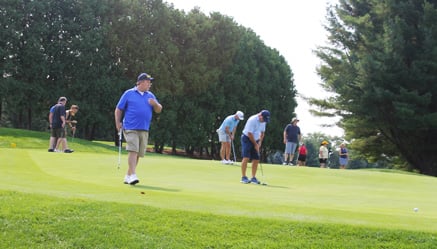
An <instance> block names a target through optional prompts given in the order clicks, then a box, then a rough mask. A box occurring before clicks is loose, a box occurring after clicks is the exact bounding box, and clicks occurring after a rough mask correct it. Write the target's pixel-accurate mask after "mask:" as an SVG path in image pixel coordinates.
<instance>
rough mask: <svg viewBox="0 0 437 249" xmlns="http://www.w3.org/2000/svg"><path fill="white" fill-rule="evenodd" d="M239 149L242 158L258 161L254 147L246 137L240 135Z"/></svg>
mask: <svg viewBox="0 0 437 249" xmlns="http://www.w3.org/2000/svg"><path fill="white" fill-rule="evenodd" d="M257 142H258V141H257ZM241 147H242V149H241V152H242V157H243V158H244V157H247V158H249V159H250V160H259V153H258V151H256V150H255V147H254V146H253V143H252V142H251V141H250V139H249V137H248V136H246V135H241Z"/></svg>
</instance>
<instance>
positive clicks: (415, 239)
mask: <svg viewBox="0 0 437 249" xmlns="http://www.w3.org/2000/svg"><path fill="white" fill-rule="evenodd" d="M12 142H13V143H16V144H17V148H10V143H12ZM47 144H48V134H45V133H37V132H29V131H22V130H14V129H4V128H0V160H1V165H0V190H3V191H2V192H0V193H1V194H2V199H3V200H2V202H3V203H9V204H8V206H9V207H11V208H12V207H14V209H15V207H16V206H15V205H14V203H16V204H17V205H18V206H20V205H19V204H20V203H22V202H23V200H24V199H25V200H26V201H25V203H28V205H31V206H35V209H34V211H35V212H37V213H39V212H43V211H41V210H44V207H45V205H49V206H55V207H54V208H53V212H54V213H57V212H60V210H62V209H63V208H62V207H64V206H65V207H70V206H72V207H73V208H72V209H71V212H73V213H75V214H76V213H77V215H79V216H82V215H84V216H85V218H84V219H83V220H80V221H77V220H76V222H79V224H82V223H83V224H82V225H81V226H84V227H85V226H86V224H90V223H94V222H97V223H99V225H100V226H102V227H105V228H102V230H105V229H106V230H110V229H111V228H112V229H115V231H118V230H119V229H120V228H119V226H121V227H123V222H126V221H125V219H126V217H128V216H129V213H127V212H126V209H128V210H130V209H132V210H134V211H133V212H134V213H135V214H136V215H139V216H140V217H143V216H144V219H146V220H147V219H148V218H147V217H148V216H149V215H150V213H152V214H157V215H151V217H150V218H152V219H153V221H147V222H146V221H141V222H140V224H138V225H132V226H134V227H135V229H141V226H144V227H143V228H146V227H153V226H157V227H160V226H162V225H163V224H172V221H171V220H168V219H166V218H163V219H166V220H165V221H160V218H159V217H160V216H161V215H165V216H170V217H173V218H174V219H175V221H174V223H175V224H173V225H174V226H171V225H168V227H165V228H163V229H164V230H166V229H168V231H167V232H169V233H174V232H177V233H179V235H177V237H178V238H179V239H178V241H182V240H185V239H188V238H187V237H186V236H188V235H186V236H185V235H183V234H185V233H201V234H202V235H199V238H197V239H194V240H195V241H197V240H202V241H206V242H205V244H202V243H201V242H200V241H198V242H196V243H194V242H192V243H190V242H189V241H187V242H186V243H183V244H184V245H185V246H181V247H178V248H190V245H191V246H193V245H195V247H196V248H239V246H238V245H239V243H238V241H247V238H251V239H250V240H251V241H257V242H256V243H255V244H254V245H253V247H264V248H269V246H266V244H263V243H265V241H270V242H269V243H270V245H271V247H270V248H284V247H282V246H284V245H288V246H290V245H294V246H297V245H300V246H298V247H300V248H304V247H303V246H302V245H304V244H305V239H309V238H312V240H314V237H317V239H315V240H316V241H318V242H317V243H321V244H320V245H318V244H317V243H316V244H313V246H315V247H307V248H323V247H324V246H322V244H323V243H326V241H327V239H328V238H330V239H331V240H332V241H334V242H333V244H332V245H331V246H330V247H324V248H381V247H372V246H370V247H360V245H366V244H367V243H370V242H371V241H372V243H371V244H373V246H374V245H376V244H377V245H385V246H382V247H384V248H432V247H429V245H434V243H437V242H436V238H435V234H437V208H436V207H437V198H436V197H437V196H436V194H435V189H436V187H437V179H435V178H432V177H427V176H420V175H412V174H398V173H396V172H377V171H365V170H345V171H341V170H327V169H319V168H305V167H304V168H297V167H283V166H276V165H267V164H264V165H263V168H264V173H265V180H266V181H267V182H268V183H269V185H268V186H256V185H243V184H241V183H239V179H240V174H241V173H240V168H239V167H237V166H223V165H221V164H219V162H217V161H205V160H192V159H184V158H180V157H171V156H165V155H158V154H153V153H149V154H147V155H146V157H145V158H143V159H142V160H141V161H140V165H139V167H138V172H137V174H138V175H139V177H140V180H141V182H140V184H138V185H137V186H135V187H133V186H128V185H124V184H122V179H123V176H124V173H125V171H126V167H127V165H126V160H127V159H126V154H125V153H124V154H123V155H122V165H121V166H122V167H121V169H120V170H117V162H118V154H117V152H118V151H117V148H114V147H113V146H108V145H104V144H100V143H99V144H97V143H92V142H88V141H83V140H80V139H76V140H75V142H74V143H70V146H71V147H72V148H74V149H75V150H76V152H75V153H72V154H64V153H48V152H46V147H47ZM258 177H259V178H262V176H261V175H259V176H258ZM142 193H144V194H142ZM15 196H16V198H14V197H15ZM37 200H42V201H41V202H39V201H37ZM48 203H52V204H48ZM56 203H63V204H59V205H55V204H56ZM28 205H26V206H24V207H21V208H19V209H17V211H18V212H19V213H23V214H22V215H23V216H26V214H27V216H29V212H32V209H31V210H29V208H28ZM82 205H84V207H83V206H82ZM2 206H3V205H2ZM102 207H104V208H102ZM415 207H418V208H419V212H413V208H415ZM82 209H84V210H85V212H82V211H81V210H82ZM102 209H103V211H102V212H103V214H101V213H99V212H98V210H102ZM120 209H121V210H124V211H122V212H121V213H122V214H123V215H122V216H117V214H120ZM114 210H115V211H114ZM87 212H90V213H92V215H91V217H92V216H96V217H100V218H99V221H94V220H93V219H92V218H90V219H88V218H86V217H87ZM129 212H130V211H129ZM187 212H188V213H187ZM13 213H14V212H12V211H9V212H8V211H4V210H2V213H0V215H1V216H0V218H1V219H2V220H3V221H5V222H6V223H10V224H12V225H11V226H18V227H20V226H19V224H17V222H14V220H15V219H14V218H13V217H14V216H15V215H13ZM111 213H115V216H116V217H115V220H114V221H113V222H112V221H111V220H112V219H113V218H114V217H112V216H111V215H110V214H111ZM11 215H12V217H10V216H11ZM45 216H46V218H43V220H44V221H45V222H49V221H50V216H51V214H50V213H48V214H45ZM54 216H55V217H62V215H61V214H54ZM141 219H142V218H141ZM205 219H206V221H202V220H205ZM128 220H129V219H128ZM194 220H196V221H197V220H200V221H199V222H201V223H202V226H200V225H199V224H197V223H196V225H195V226H194V227H192V226H188V227H186V226H185V225H181V224H184V223H185V222H186V223H187V224H190V223H192V222H193V221H194ZM149 222H152V223H151V224H149ZM55 223H57V222H55ZM119 223H121V224H119ZM222 223H223V224H222ZM228 223H229V224H228ZM245 223H249V224H250V225H248V226H247V227H245V226H244V225H241V224H245ZM257 223H259V224H261V225H262V226H268V227H267V228H264V227H263V228H261V227H258V226H257ZM208 224H209V225H208ZM234 225H235V226H241V228H235V227H234ZM59 226H61V225H59ZM129 226H131V225H129ZM137 226H140V227H137ZM210 226H211V227H210ZM195 227H196V228H195ZM251 227H255V231H259V233H260V234H263V235H265V236H267V237H265V238H262V241H264V242H262V241H261V240H258V239H256V238H257V233H255V234H253V236H252V233H253V231H252V229H251ZM299 228H300V229H301V230H299ZM313 228H314V229H313ZM22 229H23V228H22ZM40 229H42V230H45V229H48V228H47V227H46V228H44V227H43V228H40ZM172 229H173V231H172ZM283 229H285V230H284V231H282V230H283ZM296 229H297V230H299V231H298V232H297V234H299V237H302V238H301V239H297V238H296V239H297V240H296V241H295V242H291V241H290V239H291V238H294V232H296V231H297V230H296ZM368 229H369V230H368ZM85 230H86V229H85ZM146 230H148V229H146ZM233 230H235V231H234V232H235V233H237V234H239V235H238V236H231V235H230V234H229V233H228V232H227V231H233ZM327 230H329V231H331V230H332V233H331V232H329V231H327ZM367 230H368V231H369V233H366V232H365V231H367ZM187 231H190V232H187ZM270 231H272V232H273V233H274V235H272V234H270V233H271V232H270ZM2 232H3V234H6V235H7V236H11V237H12V238H11V239H12V241H14V238H13V237H14V236H15V235H14V233H13V234H9V233H8V232H5V231H2ZM155 232H156V231H155ZM155 232H152V233H151V234H153V235H152V238H149V239H151V240H153V239H159V240H161V239H163V237H161V236H164V235H162V234H161V233H162V232H156V233H155ZM205 232H206V234H204V233H205ZM105 233H109V234H112V232H108V231H106V232H105ZM139 233H140V234H142V236H146V234H148V233H149V232H146V231H142V232H139ZM143 233H144V234H143ZM222 233H223V234H226V236H224V235H223V234H222ZM240 233H241V234H240ZM306 233H309V234H306ZM337 233H341V234H342V235H341V236H340V238H336V236H338V235H339V234H337ZM378 233H382V235H381V237H380V238H378V236H376V235H375V234H378ZM18 234H19V233H18ZM123 234H124V236H123V237H125V238H126V237H130V235H126V233H123ZM208 234H210V235H209V236H210V237H208ZM344 234H348V235H347V236H346V235H345V237H342V236H343V235H344ZM366 234H367V235H366ZM403 234H409V236H407V238H405V239H407V241H405V240H401V239H400V238H399V236H400V235H403ZM431 234H433V235H431ZM33 236H35V235H33ZM41 236H42V237H44V238H45V239H47V236H46V235H41ZM64 236H65V235H62V237H63V239H64V240H65V238H64ZM114 236H115V234H114ZM190 236H193V235H190ZM221 236H224V237H223V238H222V240H224V241H222V243H220V245H221V246H219V247H213V246H212V245H214V244H210V243H209V242H208V241H214V240H215V239H216V238H221ZM240 236H243V237H245V238H246V239H243V238H241V239H238V237H240ZM361 236H364V237H365V238H361ZM96 237H97V238H99V236H98V235H96ZM164 237H165V236H164ZM352 237H354V239H353V240H355V241H350V240H351V239H352ZM226 238H229V239H226ZM380 239H382V240H383V241H386V240H387V241H391V242H388V244H384V243H385V242H384V243H382V241H381V240H380ZM73 240H74V239H73ZM111 240H112V239H111ZM133 240H135V238H133ZM367 240H368V241H367ZM31 241H35V238H33V239H31ZM66 241H68V243H67V244H66V245H65V246H66V247H87V246H83V245H86V244H87V242H86V240H85V239H82V240H78V241H77V242H74V241H76V240H74V241H72V239H66ZM322 241H324V242H323V243H322ZM400 241H402V243H401V242H400ZM143 242H144V241H143ZM29 243H31V242H29ZM70 243H78V245H82V246H75V245H71V244H70ZM95 243H96V242H95V241H94V243H91V244H94V245H96V244H95ZM139 243H140V244H139V245H144V244H141V242H139ZM342 243H343V244H344V243H349V246H347V247H341V246H340V247H337V245H341V244H342ZM356 243H358V244H356ZM363 243H364V244H363ZM375 243H376V244H375ZM91 244H89V245H91ZM116 244H117V243H115V244H114V245H116ZM371 244H369V245H371ZM401 244H402V245H403V246H404V247H399V246H400V245H401ZM105 245H108V244H104V245H103V244H102V245H101V246H98V247H101V248H109V247H108V246H105ZM139 245H137V246H138V247H141V246H139ZM147 245H149V246H150V245H153V244H151V242H150V241H149V243H147ZM165 245H166V244H162V242H160V243H157V244H155V246H150V247H149V246H148V248H156V247H162V248H169V247H173V248H175V247H174V245H179V242H178V243H176V244H175V243H173V244H172V245H173V246H165ZM181 245H182V244H181ZM305 245H307V246H308V245H310V244H305ZM413 245H414V246H415V247H409V246H413ZM0 246H1V244H0ZM137 246H132V247H133V248H136V247H137ZM391 246H396V247H391ZM416 246H419V247H416ZM422 246H423V247H422ZM54 247H58V246H56V245H53V248H54ZM60 247H64V246H60ZM120 247H122V246H115V247H113V248H120ZM243 247H244V246H243ZM249 247H250V246H249ZM2 248H3V247H2ZM6 248H7V246H6ZM23 248H25V247H23Z"/></svg>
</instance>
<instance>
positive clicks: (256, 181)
mask: <svg viewBox="0 0 437 249" xmlns="http://www.w3.org/2000/svg"><path fill="white" fill-rule="evenodd" d="M250 183H253V184H261V182H260V181H258V179H256V177H252V179H250Z"/></svg>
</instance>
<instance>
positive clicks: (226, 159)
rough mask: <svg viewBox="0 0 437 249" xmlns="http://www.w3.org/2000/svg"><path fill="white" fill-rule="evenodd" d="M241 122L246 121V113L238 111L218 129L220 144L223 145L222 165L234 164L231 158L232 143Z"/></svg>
mask: <svg viewBox="0 0 437 249" xmlns="http://www.w3.org/2000/svg"><path fill="white" fill-rule="evenodd" d="M240 120H244V113H243V112H242V111H237V112H236V113H235V114H233V115H229V116H227V117H226V118H225V120H223V123H222V124H221V125H220V127H219V128H218V129H217V134H218V137H219V142H220V143H221V148H220V157H221V159H222V160H221V163H222V164H233V161H232V160H230V157H231V141H232V140H234V137H235V132H236V131H237V126H238V123H239V122H240Z"/></svg>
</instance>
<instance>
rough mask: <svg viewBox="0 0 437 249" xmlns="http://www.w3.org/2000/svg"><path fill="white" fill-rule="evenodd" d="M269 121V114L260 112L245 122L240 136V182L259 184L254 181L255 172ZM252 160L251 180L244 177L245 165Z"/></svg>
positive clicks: (256, 180)
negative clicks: (241, 157)
mask: <svg viewBox="0 0 437 249" xmlns="http://www.w3.org/2000/svg"><path fill="white" fill-rule="evenodd" d="M269 121H270V112H269V111H267V110H262V111H261V112H260V113H257V114H255V115H252V116H251V117H250V118H249V119H248V120H247V122H246V125H245V126H244V129H243V135H241V145H242V154H243V160H242V161H241V175H242V177H241V182H242V183H254V184H260V183H261V182H260V181H258V179H256V171H257V169H258V163H259V159H260V154H259V152H260V148H261V145H262V141H263V139H264V132H265V130H266V123H268V122H269ZM249 160H252V178H251V179H250V180H249V178H247V176H246V170H247V163H248V162H249Z"/></svg>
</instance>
